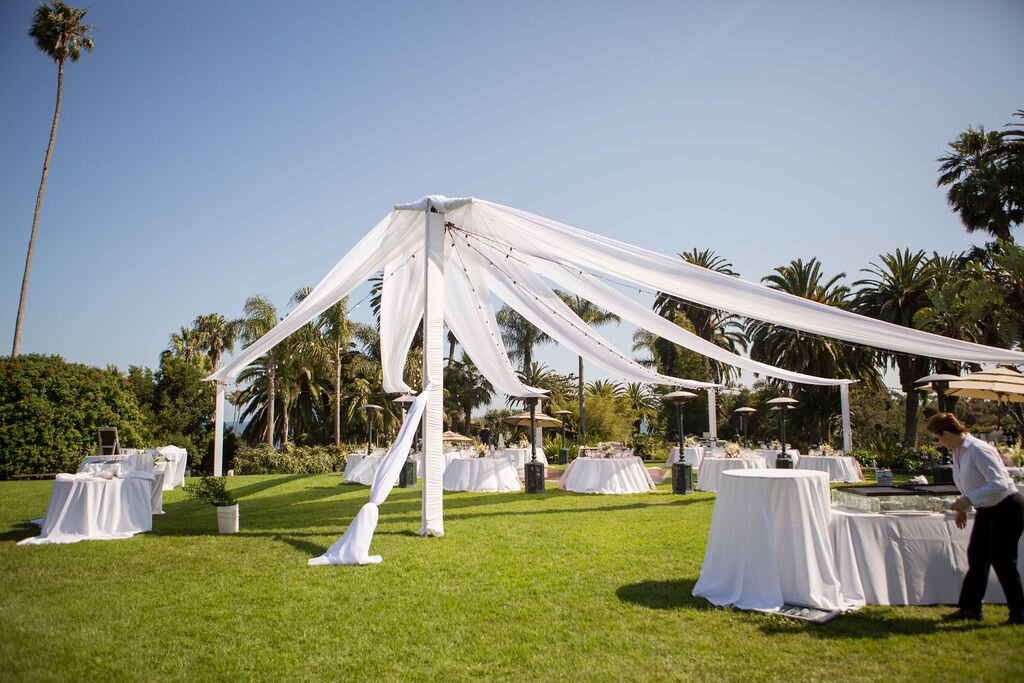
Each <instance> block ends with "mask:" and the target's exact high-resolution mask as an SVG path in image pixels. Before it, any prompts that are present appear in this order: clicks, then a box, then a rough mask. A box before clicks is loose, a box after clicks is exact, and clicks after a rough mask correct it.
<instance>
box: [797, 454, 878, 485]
mask: <svg viewBox="0 0 1024 683" xmlns="http://www.w3.org/2000/svg"><path fill="white" fill-rule="evenodd" d="M796 467H797V469H801V470H817V471H818V472H825V473H826V474H828V480H829V481H864V475H863V474H862V473H861V471H860V463H859V462H857V459H856V458H853V457H850V456H848V455H801V456H800V461H799V462H798V463H797V464H796Z"/></svg>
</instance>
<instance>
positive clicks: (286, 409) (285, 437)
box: [281, 392, 291, 446]
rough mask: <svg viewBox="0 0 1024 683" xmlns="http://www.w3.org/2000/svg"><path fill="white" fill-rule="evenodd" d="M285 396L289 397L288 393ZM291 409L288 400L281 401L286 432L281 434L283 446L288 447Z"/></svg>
mask: <svg viewBox="0 0 1024 683" xmlns="http://www.w3.org/2000/svg"><path fill="white" fill-rule="evenodd" d="M285 395H286V396H287V392H285ZM290 409H291V406H290V405H289V401H288V399H287V398H285V399H284V400H282V401H281V426H282V427H283V428H284V431H283V432H282V433H281V445H282V446H287V445H288V427H289V424H288V423H289V419H288V413H289V411H290Z"/></svg>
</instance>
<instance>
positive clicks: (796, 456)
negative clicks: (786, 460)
mask: <svg viewBox="0 0 1024 683" xmlns="http://www.w3.org/2000/svg"><path fill="white" fill-rule="evenodd" d="M754 453H756V454H757V455H760V456H761V457H763V458H764V459H765V462H766V463H767V464H768V467H769V468H771V469H775V461H776V459H778V457H779V451H778V450H772V449H770V448H757V449H755V450H754ZM786 453H787V454H788V455H789V457H791V458H793V467H796V465H797V463H799V462H800V458H802V457H803V456H802V455H800V451H798V450H797V449H795V448H790V449H789V450H787V451H786Z"/></svg>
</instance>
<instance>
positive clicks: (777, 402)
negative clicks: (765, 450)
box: [765, 396, 800, 470]
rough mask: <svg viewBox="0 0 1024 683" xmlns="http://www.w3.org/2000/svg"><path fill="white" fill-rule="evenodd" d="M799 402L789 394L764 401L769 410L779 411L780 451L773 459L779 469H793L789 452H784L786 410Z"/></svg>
mask: <svg viewBox="0 0 1024 683" xmlns="http://www.w3.org/2000/svg"><path fill="white" fill-rule="evenodd" d="M799 402H800V401H798V400H796V399H795V398H790V397H789V396H779V397H778V398H773V399H771V400H770V401H765V403H766V404H768V405H770V406H772V407H771V410H777V411H779V437H780V440H781V441H782V452H781V453H779V457H777V458H776V459H775V468H776V469H779V470H791V469H793V458H791V457H789V453H787V452H786V411H787V410H792V408H793V406H794V405H796V404H797V403H799Z"/></svg>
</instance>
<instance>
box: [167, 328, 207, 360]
mask: <svg viewBox="0 0 1024 683" xmlns="http://www.w3.org/2000/svg"><path fill="white" fill-rule="evenodd" d="M167 349H168V350H169V351H170V352H171V354H172V355H173V356H174V357H175V358H181V359H182V360H184V361H185V362H186V363H194V362H195V361H196V358H197V357H198V356H199V355H200V350H199V343H198V339H197V337H196V334H195V331H194V330H193V329H192V328H190V327H184V326H183V327H181V329H179V330H178V331H177V332H175V333H173V334H172V335H171V339H170V342H168V344H167Z"/></svg>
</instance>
